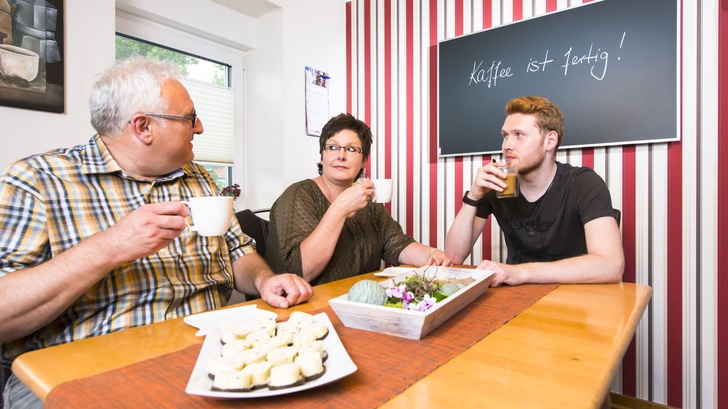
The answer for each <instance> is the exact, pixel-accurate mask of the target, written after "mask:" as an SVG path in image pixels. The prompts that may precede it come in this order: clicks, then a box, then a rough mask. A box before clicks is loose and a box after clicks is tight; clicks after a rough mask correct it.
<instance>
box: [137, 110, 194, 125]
mask: <svg viewBox="0 0 728 409" xmlns="http://www.w3.org/2000/svg"><path fill="white" fill-rule="evenodd" d="M144 115H147V116H153V117H157V118H164V119H179V120H187V121H192V127H193V128H194V127H195V124H196V123H197V111H196V110H195V111H192V115H171V114H152V113H149V112H145V113H144Z"/></svg>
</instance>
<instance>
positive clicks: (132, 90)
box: [0, 59, 313, 407]
mask: <svg viewBox="0 0 728 409" xmlns="http://www.w3.org/2000/svg"><path fill="white" fill-rule="evenodd" d="M90 105H91V122H92V124H93V126H94V128H95V129H96V131H97V132H98V134H97V135H95V136H93V137H92V138H91V140H90V141H89V142H88V143H87V144H85V145H80V146H76V147H73V148H68V149H58V150H55V151H51V152H47V153H44V154H39V155H34V156H31V157H28V158H25V159H22V160H20V161H18V162H16V163H14V164H12V165H11V166H10V167H9V169H8V170H7V171H6V172H5V174H4V175H3V176H2V179H0V343H1V344H0V352H1V353H2V366H3V372H4V373H5V374H6V375H7V374H9V368H10V364H11V363H12V361H13V359H15V358H16V357H17V356H18V355H20V354H22V353H24V352H27V351H31V350H36V349H40V348H45V347H48V346H52V345H57V344H62V343H66V342H71V341H75V340H79V339H83V338H88V337H94V336H98V335H101V334H105V333H109V332H114V331H119V330H123V329H127V328H130V327H135V326H140V325H145V324H150V323H153V322H157V321H162V320H166V319H170V318H176V317H181V316H184V315H188V314H193V313H197V312H200V311H205V310H209V309H214V308H218V307H222V306H224V305H225V304H226V302H227V300H228V298H229V297H230V294H231V292H232V290H233V288H235V289H237V290H239V291H241V292H244V293H249V294H260V295H261V297H262V298H263V299H264V300H265V301H266V302H268V303H269V304H271V305H272V306H275V307H280V308H287V307H288V306H290V305H293V304H297V303H300V302H303V301H305V300H307V299H308V298H310V297H311V296H312V295H313V290H312V288H311V286H310V285H309V284H308V283H306V282H305V281H304V280H303V279H302V278H300V277H298V276H296V275H292V274H284V275H276V274H273V272H272V271H271V270H270V268H269V267H268V265H267V264H266V263H265V261H264V260H263V259H262V258H261V257H260V256H258V255H257V254H256V253H255V251H254V248H253V245H252V242H251V240H250V238H249V237H247V236H246V235H244V234H243V233H242V231H241V230H240V226H239V225H238V223H237V221H236V220H235V218H234V217H233V215H232V214H231V215H230V217H231V227H230V229H229V230H228V232H227V233H226V234H225V235H224V236H219V237H202V236H199V235H197V233H195V232H192V231H189V230H187V229H185V227H186V224H185V218H186V217H187V216H188V215H189V210H188V209H187V207H186V206H185V205H184V204H182V203H180V201H182V200H187V199H189V198H190V197H193V196H209V195H216V194H218V193H219V192H218V189H217V187H216V186H215V184H214V182H213V180H212V179H211V177H210V175H209V174H208V173H207V172H206V171H205V169H204V168H203V167H201V166H199V165H197V164H195V163H193V162H192V159H193V157H194V154H193V152H192V142H193V139H194V138H195V136H196V135H199V134H201V133H202V132H203V126H202V121H201V120H200V119H199V118H198V117H197V115H196V112H195V106H194V103H193V102H192V99H191V98H190V96H189V94H188V93H187V90H186V89H185V88H184V86H183V85H182V84H181V83H180V82H179V77H178V73H177V72H176V70H175V69H174V68H173V67H172V66H170V65H168V64H165V63H160V62H154V61H149V60H144V59H132V60H127V61H123V62H120V63H118V64H116V65H115V66H113V67H112V68H111V69H109V70H108V71H106V72H105V73H104V74H103V75H102V76H101V77H100V79H99V80H98V81H97V82H96V84H95V85H94V88H93V90H92V93H91V98H90ZM4 399H5V400H4V401H5V404H6V405H7V407H33V406H37V405H40V401H39V400H38V399H37V398H35V396H34V395H33V394H32V393H30V392H29V391H28V389H27V388H25V387H24V386H23V385H22V383H20V382H19V381H18V380H17V379H16V378H15V377H13V376H10V379H9V380H8V382H7V383H6V390H5V396H4Z"/></svg>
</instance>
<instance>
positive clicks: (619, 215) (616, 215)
mask: <svg viewBox="0 0 728 409" xmlns="http://www.w3.org/2000/svg"><path fill="white" fill-rule="evenodd" d="M614 218H615V219H617V227H619V225H620V224H622V212H621V211H620V210H619V209H614Z"/></svg>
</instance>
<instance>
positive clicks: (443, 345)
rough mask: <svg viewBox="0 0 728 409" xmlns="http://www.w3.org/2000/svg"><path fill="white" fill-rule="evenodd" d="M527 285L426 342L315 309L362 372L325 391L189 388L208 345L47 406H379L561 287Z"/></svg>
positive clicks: (466, 312) (80, 384)
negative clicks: (244, 392)
mask: <svg viewBox="0 0 728 409" xmlns="http://www.w3.org/2000/svg"><path fill="white" fill-rule="evenodd" d="M556 287H557V285H556V284H539V285H536V284H527V285H521V286H515V287H508V286H503V287H496V288H489V289H488V291H487V292H486V293H485V294H484V295H483V296H481V297H479V298H478V299H476V300H474V301H473V302H472V303H471V304H469V305H468V306H466V307H465V308H464V309H463V310H461V311H460V312H458V313H457V314H455V315H454V316H453V317H451V318H450V319H449V320H447V321H445V322H444V323H443V324H442V325H440V327H438V328H437V329H435V330H434V331H433V332H431V333H430V334H429V335H428V336H427V337H425V338H424V339H422V340H419V341H416V340H409V339H405V338H399V337H395V336H390V335H384V334H378V333H373V332H368V331H362V330H357V329H351V328H346V327H344V326H343V324H342V323H341V321H340V320H339V318H338V317H337V316H336V313H334V312H333V310H332V309H331V307H326V308H322V309H319V310H316V311H313V312H311V314H318V313H321V312H324V313H326V314H327V315H328V316H329V319H330V320H331V322H332V324H333V325H334V328H335V329H336V332H337V333H338V334H339V338H341V342H342V343H343V344H344V347H345V348H346V351H347V352H348V354H349V355H350V356H351V358H352V360H353V361H354V363H355V364H356V365H357V367H358V370H357V371H356V372H354V373H353V374H352V375H349V376H348V377H346V378H343V379H341V380H338V381H336V382H334V383H330V384H327V385H325V386H321V387H318V388H313V389H308V390H305V391H301V392H296V393H291V394H287V395H279V396H273V397H265V398H255V399H247V398H241V399H218V398H207V397H202V396H196V395H188V394H186V393H185V387H186V386H187V382H188V381H189V377H190V375H191V374H192V369H193V367H194V366H195V362H196V361H197V356H198V354H199V352H200V349H201V348H202V344H199V345H193V346H190V347H187V348H185V349H183V350H181V351H177V352H172V353H169V354H166V355H162V356H159V357H156V358H152V359H148V360H146V361H142V362H138V363H136V364H133V365H129V366H126V367H124V368H119V369H115V370H112V371H109V372H105V373H102V374H99V375H96V376H91V377H88V378H83V379H78V380H74V381H70V382H65V383H63V384H61V385H59V386H58V387H56V388H54V389H53V390H51V392H50V394H49V395H48V397H47V398H46V401H45V407H46V409H58V408H78V407H90V408H92V407H105V408H129V407H133V408H160V407H175V408H225V407H230V406H239V405H241V404H243V405H245V404H250V405H255V406H256V407H265V408H285V409H298V408H300V409H307V408H310V407H312V406H313V407H317V408H349V407H352V406H354V405H355V406H356V407H377V406H379V405H381V404H383V403H384V402H386V401H388V400H389V399H391V398H393V397H394V396H396V395H397V394H399V393H400V392H402V391H403V390H405V389H406V388H407V387H409V386H410V385H412V384H413V383H415V382H416V381H418V380H419V379H421V378H422V377H424V376H426V375H428V374H429V373H430V372H432V371H433V370H435V369H436V368H437V367H439V366H441V365H443V364H444V363H446V362H447V361H449V360H450V359H452V358H454V357H455V356H457V355H459V354H460V353H462V352H463V351H465V350H467V349H468V348H470V347H471V346H472V345H473V344H475V343H476V342H478V341H479V340H481V339H483V338H484V337H485V336H486V335H488V334H489V333H491V332H493V331H495V330H496V329H498V328H499V327H501V326H502V325H503V324H505V323H506V322H508V321H510V320H511V319H512V318H513V317H515V316H516V315H518V314H519V313H520V312H521V311H523V310H525V309H526V308H528V307H529V306H530V305H531V304H533V303H534V302H536V301H537V300H538V299H540V298H541V297H543V296H544V295H546V294H548V293H549V292H551V291H552V290H553V289H554V288H556Z"/></svg>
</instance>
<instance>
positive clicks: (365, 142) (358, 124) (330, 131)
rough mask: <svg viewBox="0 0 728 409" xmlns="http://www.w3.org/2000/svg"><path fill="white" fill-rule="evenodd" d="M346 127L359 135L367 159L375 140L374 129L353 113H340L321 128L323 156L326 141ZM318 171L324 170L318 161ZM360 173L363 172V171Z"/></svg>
mask: <svg viewBox="0 0 728 409" xmlns="http://www.w3.org/2000/svg"><path fill="white" fill-rule="evenodd" d="M344 129H348V130H350V131H354V132H356V134H357V136H359V141H360V142H361V154H362V156H363V159H364V160H367V158H369V153H370V152H371V149H372V142H373V140H374V138H373V137H372V130H371V129H370V128H369V125H367V124H366V123H364V121H360V120H358V119H356V118H355V117H354V115H352V114H339V115H336V116H335V117H333V118H331V119H329V121H328V122H326V125H324V127H323V129H321V136H319V154H320V155H321V156H322V157H323V154H324V145H326V142H328V141H329V139H331V137H332V136H334V135H336V134H337V133H339V132H341V131H343V130H344ZM318 172H319V175H320V174H321V173H322V172H323V166H322V165H321V162H319V163H318ZM359 173H360V174H361V172H359ZM357 177H359V176H357Z"/></svg>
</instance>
